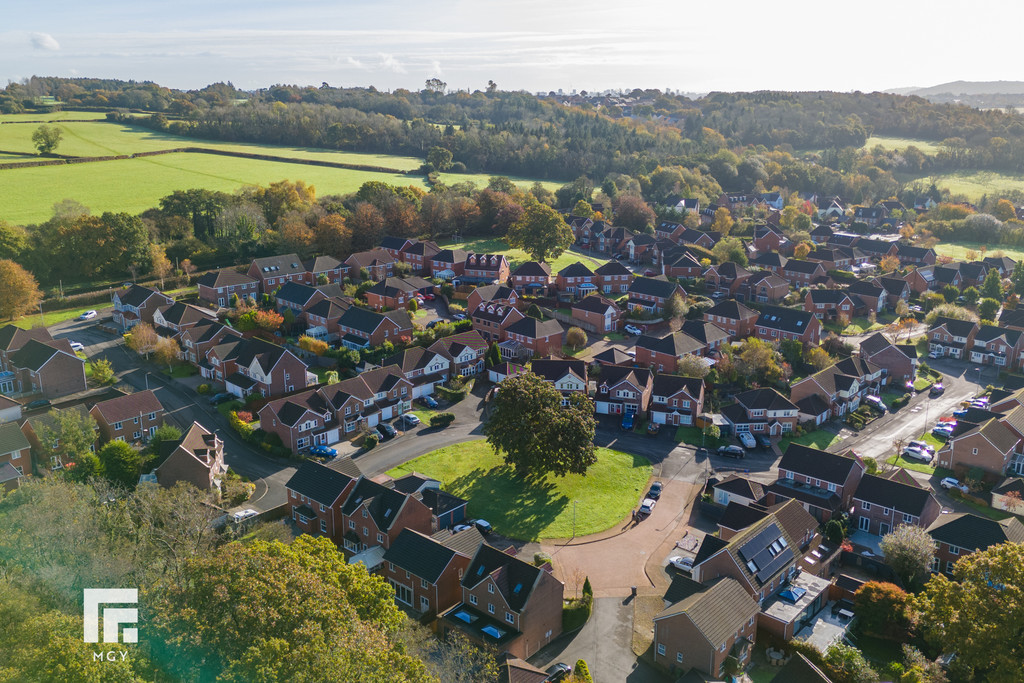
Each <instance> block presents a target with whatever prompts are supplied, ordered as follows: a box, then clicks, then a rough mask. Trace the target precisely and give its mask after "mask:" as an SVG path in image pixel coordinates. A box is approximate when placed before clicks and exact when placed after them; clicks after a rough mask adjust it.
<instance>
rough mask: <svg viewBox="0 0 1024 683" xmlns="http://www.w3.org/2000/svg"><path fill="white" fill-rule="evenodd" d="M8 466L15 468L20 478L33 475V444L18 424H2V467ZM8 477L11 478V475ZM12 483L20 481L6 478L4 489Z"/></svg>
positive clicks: (0, 427)
mask: <svg viewBox="0 0 1024 683" xmlns="http://www.w3.org/2000/svg"><path fill="white" fill-rule="evenodd" d="M8 466H9V467H12V468H14V470H15V471H16V472H17V473H18V477H19V478H20V477H22V476H29V475H31V474H32V444H30V443H29V441H28V439H27V438H26V437H25V434H24V433H22V431H21V429H20V428H19V427H18V423H17V422H5V423H3V424H0V467H8ZM0 474H2V472H0ZM7 476H8V477H9V476H10V475H9V473H8V475H7ZM10 481H18V479H13V480H12V479H8V478H7V477H4V483H5V486H4V488H8V487H7V485H6V483H7V482H10Z"/></svg>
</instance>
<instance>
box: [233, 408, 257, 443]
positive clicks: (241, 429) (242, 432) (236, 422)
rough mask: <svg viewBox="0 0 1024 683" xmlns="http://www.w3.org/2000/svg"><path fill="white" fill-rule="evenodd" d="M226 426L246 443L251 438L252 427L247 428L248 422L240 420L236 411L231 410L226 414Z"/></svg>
mask: <svg viewBox="0 0 1024 683" xmlns="http://www.w3.org/2000/svg"><path fill="white" fill-rule="evenodd" d="M228 424H229V425H230V426H231V428H232V429H234V430H235V431H236V432H238V435H239V436H240V437H242V438H243V439H245V440H246V441H248V440H249V439H250V438H252V427H250V426H249V423H248V422H246V421H245V420H243V419H242V418H240V417H239V416H238V413H237V412H236V411H234V410H232V411H231V412H229V413H228Z"/></svg>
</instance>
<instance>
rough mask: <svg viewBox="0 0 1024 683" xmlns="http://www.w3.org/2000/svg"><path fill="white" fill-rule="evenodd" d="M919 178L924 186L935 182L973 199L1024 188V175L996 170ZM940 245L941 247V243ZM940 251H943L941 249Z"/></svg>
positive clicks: (941, 187)
mask: <svg viewBox="0 0 1024 683" xmlns="http://www.w3.org/2000/svg"><path fill="white" fill-rule="evenodd" d="M915 180H918V179H915ZM919 180H920V181H921V183H922V184H923V185H924V186H928V185H931V184H932V183H935V185H936V186H938V187H939V189H948V190H949V191H950V192H952V193H953V194H962V195H965V196H966V197H967V198H968V199H969V200H971V201H976V200H978V199H980V198H981V197H982V196H983V195H986V194H987V195H993V194H994V195H999V196H1002V195H1004V194H1006V193H1008V192H1010V191H1011V190H1024V177H1022V176H1020V175H1013V174H1010V173H997V172H995V171H961V172H959V173H943V174H940V175H934V176H927V177H925V178H920V179H919ZM939 246H940V247H941V245H939ZM938 251H939V252H940V253H941V250H938ZM1007 256H1010V254H1007ZM1010 257H1011V258H1014V257H1012V256H1010Z"/></svg>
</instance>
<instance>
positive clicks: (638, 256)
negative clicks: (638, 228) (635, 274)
mask: <svg viewBox="0 0 1024 683" xmlns="http://www.w3.org/2000/svg"><path fill="white" fill-rule="evenodd" d="M656 243H657V239H656V238H655V237H654V235H646V234H639V235H633V236H632V237H630V238H629V239H628V240H626V256H627V257H628V258H629V260H630V261H633V262H639V261H648V262H653V261H654V258H653V256H654V251H655V248H656V247H655V244H656Z"/></svg>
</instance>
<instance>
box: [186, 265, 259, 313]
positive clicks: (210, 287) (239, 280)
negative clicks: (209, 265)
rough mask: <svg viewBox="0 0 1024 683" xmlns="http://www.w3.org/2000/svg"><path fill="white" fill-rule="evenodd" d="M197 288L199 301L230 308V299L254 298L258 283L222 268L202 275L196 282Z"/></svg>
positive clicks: (233, 270) (256, 293)
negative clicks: (234, 297) (235, 297)
mask: <svg viewBox="0 0 1024 683" xmlns="http://www.w3.org/2000/svg"><path fill="white" fill-rule="evenodd" d="M196 284H197V285H198V286H199V300H200V301H209V302H210V303H211V304H217V305H218V306H230V305H231V297H233V296H237V297H238V298H239V299H250V298H256V296H257V295H259V285H260V281H259V280H257V279H256V278H254V277H250V276H249V275H246V274H245V273H239V272H238V271H237V270H235V269H234V268H223V269H221V270H213V271H210V272H208V273H203V274H202V275H200V276H199V279H197V280H196Z"/></svg>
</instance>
